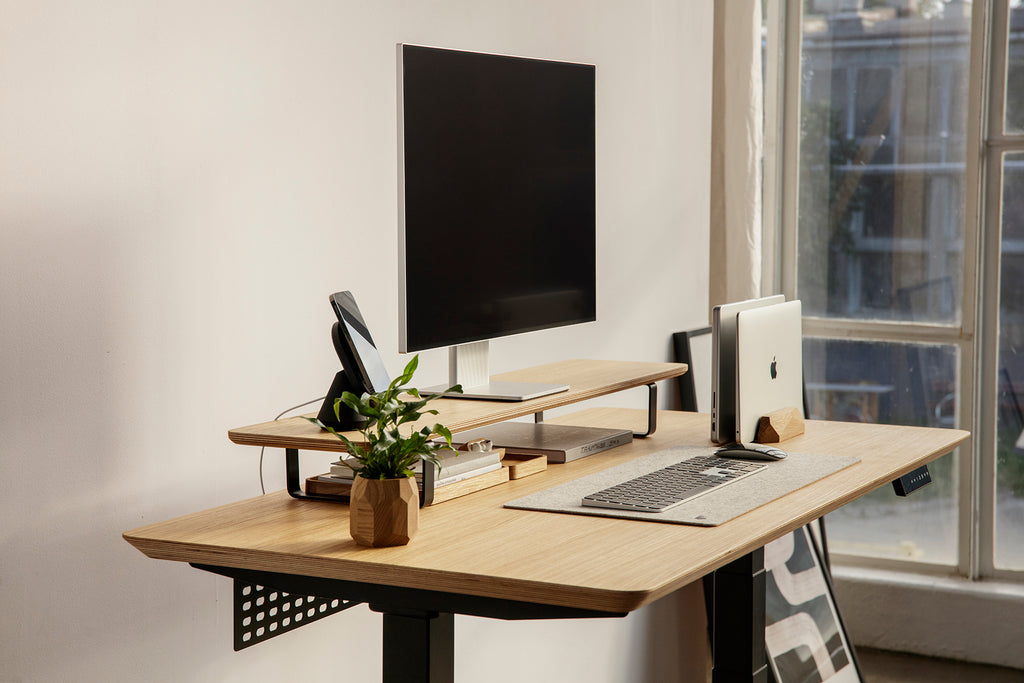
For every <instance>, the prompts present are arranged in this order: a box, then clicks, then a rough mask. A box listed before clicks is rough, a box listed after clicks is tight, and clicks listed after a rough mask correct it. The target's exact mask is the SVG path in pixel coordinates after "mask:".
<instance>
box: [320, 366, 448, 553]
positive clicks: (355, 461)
mask: <svg viewBox="0 0 1024 683" xmlns="http://www.w3.org/2000/svg"><path fill="white" fill-rule="evenodd" d="M418 364H419V356H413V358H412V360H410V361H409V363H408V365H406V366H405V370H404V371H403V372H402V374H401V376H399V377H396V378H395V379H394V380H393V381H392V382H391V384H390V385H388V388H387V389H385V390H384V391H380V392H377V393H375V394H370V393H364V394H363V395H362V396H356V395H355V394H353V393H352V392H349V391H346V392H343V393H342V395H341V397H340V398H338V399H335V401H334V411H335V414H338V413H340V411H341V408H342V405H345V406H348V407H349V408H351V409H352V410H354V411H355V412H356V413H358V414H359V415H361V416H363V417H365V418H366V422H365V423H364V424H363V426H362V427H361V428H360V429H359V433H360V434H362V437H363V439H362V442H360V443H357V442H355V441H353V440H351V439H349V438H348V437H347V436H345V435H344V434H342V433H340V432H338V431H336V430H334V429H333V428H331V427H328V426H327V425H324V424H323V423H321V422H320V421H319V420H317V419H314V418H306V419H308V420H309V421H310V422H314V423H316V424H318V425H320V427H321V428H323V429H326V430H327V431H329V432H330V433H332V434H334V435H335V436H337V437H338V438H339V439H341V441H342V442H343V443H344V444H345V448H346V449H347V450H348V457H347V458H343V459H342V462H344V463H345V464H346V465H348V466H349V467H350V468H351V469H352V471H353V473H354V475H355V476H354V477H353V479H352V491H351V493H350V494H349V530H350V532H351V534H352V538H353V539H354V540H355V542H356V543H359V544H360V545H367V546H374V547H383V546H393V545H405V544H406V543H408V542H409V541H411V540H412V537H413V536H414V535H415V533H416V530H417V528H418V526H419V509H420V507H419V490H418V488H417V486H416V478H415V472H414V468H415V466H416V463H417V462H419V461H420V460H423V461H424V462H426V463H428V464H429V465H433V466H435V467H440V465H441V461H440V459H439V458H438V457H437V452H438V451H439V450H450V451H454V450H455V449H454V448H453V447H452V433H451V431H450V430H449V429H448V428H447V427H445V426H444V425H441V424H435V425H431V426H426V427H422V428H421V429H419V430H410V429H409V428H408V427H407V428H406V429H404V430H403V429H402V426H403V425H406V424H408V423H410V422H415V421H416V420H419V419H420V418H421V417H422V416H423V415H437V411H436V410H428V409H426V408H425V406H426V405H427V403H428V402H430V401H432V400H434V399H435V398H438V397H439V396H440V394H434V395H431V396H427V397H423V396H420V393H419V391H418V390H417V389H415V388H413V387H409V386H407V385H408V384H409V382H411V381H412V376H413V373H414V372H416V367H417V366H418ZM445 393H462V387H461V386H459V385H455V386H453V387H451V388H449V389H448V390H447V391H446V392H445ZM403 431H405V432H406V434H403V433H402V432H403ZM434 435H439V436H441V437H443V438H444V441H443V442H440V441H436V440H434V438H433V437H434ZM426 466H427V465H424V467H426Z"/></svg>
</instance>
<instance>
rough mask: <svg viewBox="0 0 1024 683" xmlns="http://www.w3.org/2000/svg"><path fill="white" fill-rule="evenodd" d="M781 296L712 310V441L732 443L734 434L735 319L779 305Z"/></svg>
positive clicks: (719, 306)
mask: <svg viewBox="0 0 1024 683" xmlns="http://www.w3.org/2000/svg"><path fill="white" fill-rule="evenodd" d="M785 300H786V297H784V296H782V295H781V294H777V295H775V296H766V297H764V298H761V299H748V300H746V301H737V302H734V303H730V304H721V305H718V306H715V307H714V308H713V309H712V311H711V440H712V441H714V442H715V443H732V442H733V441H734V440H735V434H736V316H737V315H738V314H739V312H740V311H746V310H749V309H752V308H760V307H762V306H771V305H772V304H780V303H782V302H784V301H785Z"/></svg>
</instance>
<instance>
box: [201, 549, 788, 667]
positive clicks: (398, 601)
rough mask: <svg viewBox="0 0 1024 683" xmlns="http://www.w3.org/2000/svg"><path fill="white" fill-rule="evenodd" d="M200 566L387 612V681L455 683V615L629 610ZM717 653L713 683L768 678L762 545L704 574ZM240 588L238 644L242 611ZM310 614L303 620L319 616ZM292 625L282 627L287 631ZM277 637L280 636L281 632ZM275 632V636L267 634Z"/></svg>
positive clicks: (594, 614) (569, 615) (515, 616)
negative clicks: (571, 605)
mask: <svg viewBox="0 0 1024 683" xmlns="http://www.w3.org/2000/svg"><path fill="white" fill-rule="evenodd" d="M192 566H193V567H195V568H197V569H202V570H204V571H208V572H212V573H214V574H219V575H221V576H227V577H230V578H232V579H234V580H235V582H236V587H239V586H246V585H251V586H257V585H258V586H265V587H272V588H273V589H275V590H277V591H283V592H286V593H289V594H295V595H301V596H317V597H319V598H322V599H323V600H325V601H329V602H332V603H335V606H334V607H331V608H330V609H324V610H322V611H321V610H320V609H316V611H317V613H318V615H317V617H316V618H321V617H323V616H329V614H331V613H334V612H337V611H341V610H344V609H348V608H349V607H354V606H355V605H358V604H361V603H366V604H367V605H368V606H369V608H370V609H371V610H373V611H375V612H380V613H381V614H382V615H383V649H382V653H381V654H382V658H383V659H382V661H383V681H384V683H454V680H455V618H454V615H456V614H465V615H469V616H477V617H488V618H492V619H505V620H534V619H593V618H612V617H614V618H621V617H624V616H626V614H625V613H617V612H604V611H600V610H588V609H580V608H574V607H561V606H558V605H545V604H541V603H532V602H523V601H518V600H505V599H500V598H487V597H480V596H474V595H463V594H460V593H448V592H443V591H434V590H426V589H417V588H403V587H400V586H386V585H380V584H374V583H366V582H360V581H345V580H340V579H324V578H318V577H310V576H301V575H293V574H282V573H277V572H265V571H256V570H251V569H238V568H233V567H217V566H212V565H205V564H197V563H192ZM705 590H708V594H707V596H706V600H707V601H708V617H709V630H710V633H711V646H712V656H713V674H712V681H713V683H739V682H741V681H742V682H743V683H769V682H770V681H771V680H772V679H771V678H770V675H771V674H770V670H769V667H768V664H767V660H766V657H765V648H764V628H765V573H764V550H763V549H758V550H756V551H754V552H752V553H750V554H748V555H745V556H744V557H741V558H740V559H738V560H736V561H734V562H732V563H731V564H729V565H726V566H725V567H723V568H721V569H719V570H717V571H715V572H714V573H713V574H710V575H709V576H707V577H705ZM241 599H244V598H241V597H240V593H239V591H238V590H236V592H235V600H236V609H235V615H236V622H235V635H236V637H235V649H236V650H238V649H241V648H242V647H247V646H248V645H250V644H255V642H258V641H254V642H251V643H242V644H241V646H240V636H239V634H240V633H241V632H242V631H243V630H249V627H248V626H243V625H242V624H241V623H240V620H241V618H242V616H241V615H242V611H241V610H240V609H239V608H238V604H237V602H238V601H239V600H241ZM313 620H314V618H313V617H310V618H308V619H306V620H304V621H303V623H306V622H308V621H313ZM286 630H290V629H281V630H280V632H285V631H286ZM274 635H277V634H276V633H275V634H274ZM268 637H270V636H268Z"/></svg>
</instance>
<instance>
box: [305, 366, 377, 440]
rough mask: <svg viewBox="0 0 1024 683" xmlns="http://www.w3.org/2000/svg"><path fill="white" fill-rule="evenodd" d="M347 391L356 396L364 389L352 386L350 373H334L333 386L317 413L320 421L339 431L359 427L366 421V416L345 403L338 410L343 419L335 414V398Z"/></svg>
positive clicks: (340, 371) (341, 371) (342, 371)
mask: <svg viewBox="0 0 1024 683" xmlns="http://www.w3.org/2000/svg"><path fill="white" fill-rule="evenodd" d="M345 391H350V392H352V393H353V394H355V395H356V396H358V395H359V394H361V393H362V391H359V390H357V389H356V388H355V387H353V386H352V382H350V381H349V379H348V375H346V374H345V371H344V370H339V371H338V373H337V374H336V375H334V381H333V382H331V388H330V390H328V392H327V397H326V398H324V402H323V404H322V405H321V406H320V412H319V413H317V416H316V417H317V419H318V420H320V422H322V423H323V424H325V425H327V426H328V427H330V428H331V429H334V430H337V431H339V432H347V431H348V430H350V429H358V428H359V427H362V426H363V424H364V423H365V422H366V418H365V417H363V416H362V415H360V414H359V413H357V412H356V411H354V410H352V409H351V408H349V407H348V406H347V405H345V404H344V403H342V404H341V405H340V408H341V410H339V411H338V412H339V414H340V415H341V419H338V416H337V415H335V414H334V400H335V399H337V398H341V394H342V393H343V392H345Z"/></svg>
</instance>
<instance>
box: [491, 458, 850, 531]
mask: <svg viewBox="0 0 1024 683" xmlns="http://www.w3.org/2000/svg"><path fill="white" fill-rule="evenodd" d="M716 448H717V447H711V446H676V447H673V448H669V449H666V450H664V451H658V452H657V453H651V454H650V455H647V456H644V457H642V458H638V459H636V460H633V461H632V462H628V463H625V464H623V465H619V466H617V467H612V468H609V469H607V470H604V471H602V472H597V473H595V474H591V475H588V476H586V477H581V478H580V479H575V480H573V481H570V482H568V483H565V484H561V485H559V486H554V487H552V488H549V489H545V490H543V491H539V492H537V493H534V494H532V495H529V496H526V497H524V498H519V499H517V500H512V501H509V502H507V503H505V507H507V508H516V509H519V510H539V511H543V512H566V513H571V514H578V515H594V516H597V517H618V518H622V519H639V520H644V521H646V522H667V523H670V524H691V525H696V526H717V525H719V524H723V523H725V522H728V521H729V520H730V519H733V518H734V517H738V516H740V515H742V514H744V513H746V512H750V511H751V510H753V509H754V508H756V507H760V506H761V505H764V504H765V503H770V502H771V501H773V500H775V499H776V498H781V497H782V496H784V495H786V494H787V493H791V492H793V491H796V490H797V489H800V488H803V487H804V486H807V485H808V484H811V483H814V482H816V481H818V480H819V479H823V478H824V477H827V476H828V475H830V474H833V473H835V472H838V471H839V470H841V469H845V468H847V467H849V466H850V465H852V464H854V463H856V462H859V461H860V458H856V457H853V456H832V455H816V454H811V453H790V454H789V457H787V458H785V459H784V460H778V461H775V462H769V463H768V469H767V470H764V471H761V472H758V473H757V474H754V475H752V476H749V477H746V478H744V479H741V480H739V481H736V482H733V483H731V484H729V485H728V486H723V487H721V488H720V489H718V490H715V491H712V492H711V493H706V494H704V495H702V496H700V497H699V498H695V499H693V500H689V501H686V502H685V503H682V504H681V505H677V506H676V507H674V508H672V509H670V510H667V511H665V512H655V513H652V512H634V511H632V510H609V509H605V508H592V507H583V506H582V505H580V501H581V500H582V499H583V496H586V495H589V494H591V493H594V492H595V491H600V490H601V489H605V488H608V487H609V486H614V485H615V484H618V483H621V482H623V481H626V480H628V479H632V478H634V477H639V476H641V475H644V474H647V473H648V472H653V471H654V470H657V469H660V468H662V467H665V466H667V465H671V464H672V463H675V462H679V461H680V460H686V459H689V458H692V457H694V456H697V455H711V454H712V453H714V452H715V450H716ZM555 467H560V465H555Z"/></svg>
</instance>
